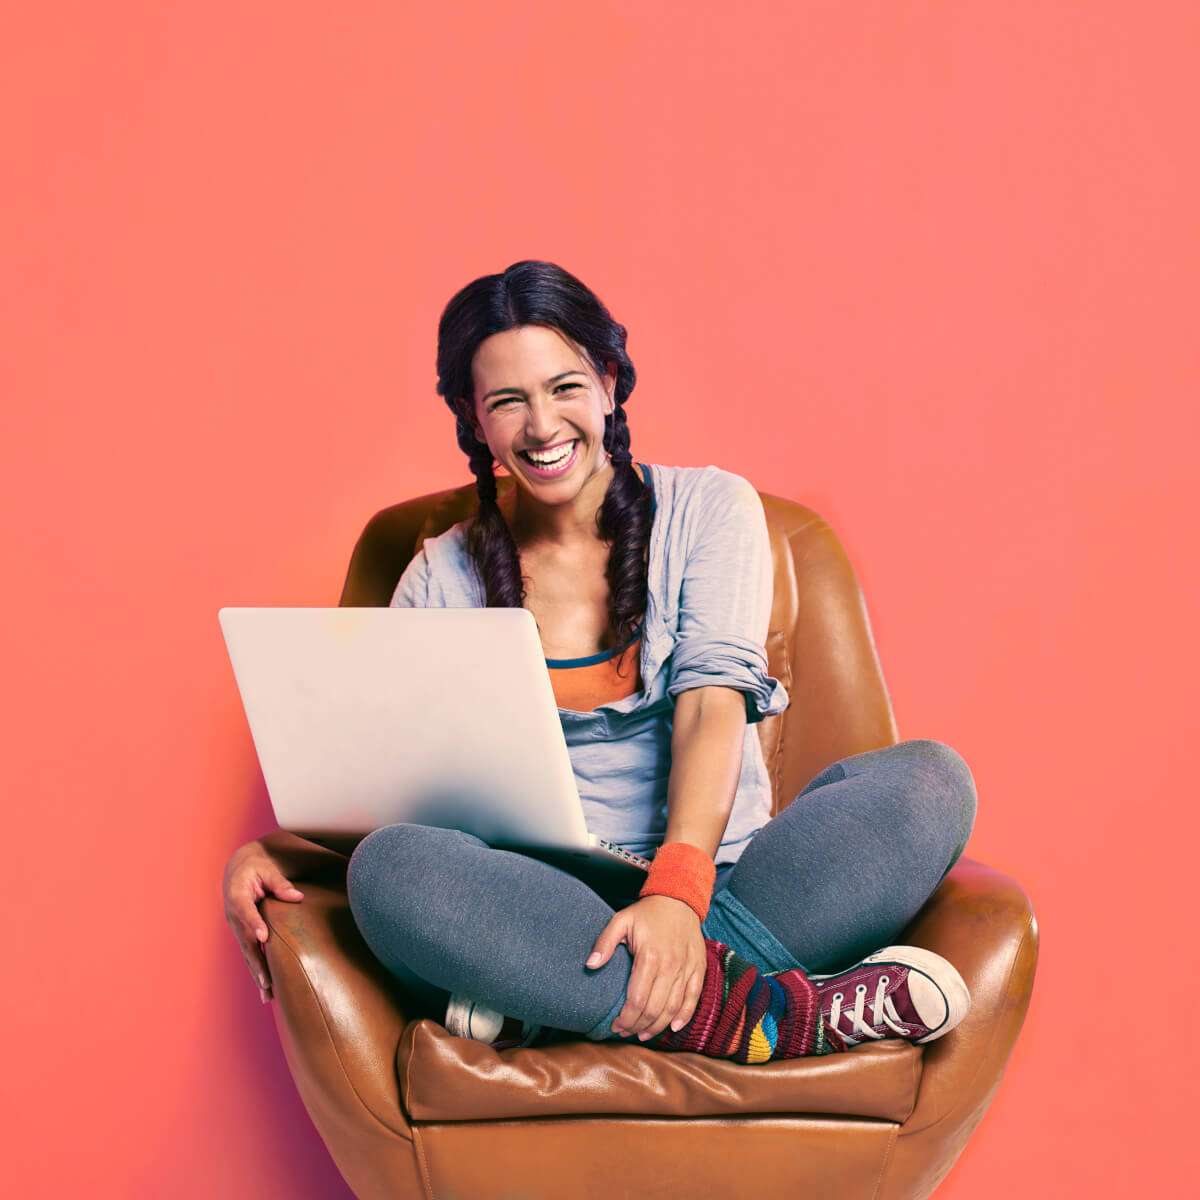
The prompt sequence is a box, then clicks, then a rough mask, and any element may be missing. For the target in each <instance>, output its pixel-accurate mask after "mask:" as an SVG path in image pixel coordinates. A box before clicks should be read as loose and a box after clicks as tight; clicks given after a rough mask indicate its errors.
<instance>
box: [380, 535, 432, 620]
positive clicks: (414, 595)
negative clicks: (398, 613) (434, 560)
mask: <svg viewBox="0 0 1200 1200" xmlns="http://www.w3.org/2000/svg"><path fill="white" fill-rule="evenodd" d="M388 607H389V608H428V607H429V559H428V557H426V554H425V547H424V545H422V547H421V549H420V550H418V551H417V552H416V554H414V555H413V556H412V558H411V559H409V562H408V566H407V567H405V568H404V573H403V574H402V575H401V576H400V581H399V582H398V583H397V584H396V590H395V591H394V592H393V593H392V600H391V603H390V604H389V605H388Z"/></svg>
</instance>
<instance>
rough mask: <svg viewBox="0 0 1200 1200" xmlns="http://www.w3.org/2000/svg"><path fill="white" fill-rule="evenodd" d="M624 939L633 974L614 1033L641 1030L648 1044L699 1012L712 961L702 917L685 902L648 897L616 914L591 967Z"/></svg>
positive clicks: (602, 961) (598, 944) (600, 963)
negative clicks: (705, 977)
mask: <svg viewBox="0 0 1200 1200" xmlns="http://www.w3.org/2000/svg"><path fill="white" fill-rule="evenodd" d="M622 942H624V943H625V944H626V946H628V948H629V952H630V953H631V954H632V955H633V956H634V961H633V973H632V974H631V975H630V977H629V986H628V988H626V990H625V1007H624V1008H623V1009H622V1010H621V1012H620V1013H619V1014H618V1016H617V1019H616V1020H615V1021H614V1022H613V1023H612V1028H613V1032H614V1033H616V1034H619V1035H621V1036H626V1035H627V1034H633V1033H636V1034H638V1035H639V1038H640V1040H641V1041H643V1042H644V1041H646V1040H647V1039H649V1038H652V1037H654V1035H655V1034H657V1033H661V1032H662V1031H663V1030H664V1029H666V1027H667V1026H668V1025H670V1026H671V1028H672V1029H680V1028H681V1027H682V1026H684V1025H686V1024H687V1023H688V1021H690V1020H691V1019H692V1013H694V1012H695V1011H696V1004H697V1003H698V1002H699V1000H700V992H701V989H702V988H703V987H704V972H705V969H706V968H707V965H708V960H707V957H706V955H705V953H704V934H703V933H702V932H701V930H700V918H699V917H698V916H696V914H695V912H694V911H693V910H692V909H691V908H690V907H689V906H688V905H686V904H684V902H683V901H682V900H676V899H674V898H673V897H671V896H643V897H642V899H640V900H638V901H636V902H635V903H633V904H630V905H629V906H628V907H627V908H623V909H621V910H620V911H619V912H616V913H614V914H613V919H612V920H611V921H609V923H608V924H607V925H606V926H605V927H604V931H603V932H602V933H601V934H600V936H599V937H598V938H597V939H596V944H595V946H594V947H593V950H594V952H595V953H593V955H592V957H591V958H589V959H588V961H587V965H588V966H589V967H593V968H594V967H602V966H604V964H605V963H606V962H608V960H609V958H611V957H612V952H613V951H614V950H615V949H616V948H617V946H619V945H620V944H621V943H622ZM597 955H598V957H597Z"/></svg>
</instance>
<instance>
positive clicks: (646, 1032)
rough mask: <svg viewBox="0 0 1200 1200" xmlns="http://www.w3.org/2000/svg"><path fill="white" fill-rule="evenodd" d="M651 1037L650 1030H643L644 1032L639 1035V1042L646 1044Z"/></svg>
mask: <svg viewBox="0 0 1200 1200" xmlns="http://www.w3.org/2000/svg"><path fill="white" fill-rule="evenodd" d="M649 1036H650V1030H648V1029H643V1030H642V1032H641V1033H639V1034H638V1041H639V1042H644V1041H645V1040H646V1039H647V1038H648V1037H649Z"/></svg>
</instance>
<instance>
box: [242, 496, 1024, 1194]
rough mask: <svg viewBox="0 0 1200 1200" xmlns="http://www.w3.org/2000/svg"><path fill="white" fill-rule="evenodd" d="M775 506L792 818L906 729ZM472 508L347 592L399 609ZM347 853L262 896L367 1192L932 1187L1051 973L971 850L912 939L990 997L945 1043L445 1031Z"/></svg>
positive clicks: (307, 1062) (778, 657)
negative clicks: (414, 571) (830, 780)
mask: <svg viewBox="0 0 1200 1200" xmlns="http://www.w3.org/2000/svg"><path fill="white" fill-rule="evenodd" d="M497 482H498V485H499V487H500V488H501V490H502V491H503V490H504V489H505V488H507V487H511V486H512V480H511V478H509V477H507V476H505V477H501V478H500V479H498V481H497ZM762 499H763V506H764V509H765V511H766V515H767V524H768V528H769V529H770V535H771V543H772V547H773V550H774V560H775V601H774V609H773V612H772V616H771V627H770V634H769V637H768V642H767V653H768V660H769V663H770V670H771V672H772V674H774V675H776V676H777V677H778V678H779V679H780V680H782V682H783V684H784V686H785V687H786V688H787V690H788V692H789V694H790V697H791V705H790V707H789V708H788V709H787V711H786V712H784V713H783V714H781V715H780V716H777V717H769V718H767V719H766V720H765V721H764V722H763V723H762V725H761V735H762V740H763V751H764V753H765V755H766V760H767V763H768V764H769V766H770V769H771V774H772V779H773V781H774V793H775V809H774V811H775V812H778V811H779V809H780V808H781V807H782V806H783V805H786V804H787V803H788V802H789V801H790V800H791V799H792V798H793V797H794V796H795V795H796V794H797V793H798V792H799V791H800V790H801V789H802V788H803V786H804V785H805V784H806V783H807V782H808V780H810V779H811V778H813V776H815V775H816V774H817V772H818V771H820V770H821V769H822V768H823V767H825V766H827V765H828V764H829V763H831V762H833V761H835V760H836V759H838V758H841V757H843V756H845V755H849V754H855V753H858V752H859V751H863V750H870V749H874V748H875V747H878V746H884V745H891V744H893V743H895V742H896V741H897V740H899V739H898V734H897V729H896V724H895V720H894V717H893V715H892V710H891V704H890V701H889V698H888V695H887V691H886V688H885V686H884V681H883V677H882V673H881V670H880V666H879V661H878V658H877V656H876V653H875V647H874V642H873V640H872V637H871V632H870V626H869V622H868V618H867V612H866V608H865V605H864V603H863V598H862V595H861V592H860V590H859V587H858V583H857V581H856V579H855V576H854V572H853V570H852V568H851V566H850V564H849V562H848V560H847V558H846V554H845V552H844V551H843V549H842V547H841V545H840V543H839V542H838V540H837V538H836V536H835V535H834V533H833V531H832V530H831V529H830V527H829V526H828V525H827V524H826V523H825V522H824V521H823V520H822V519H821V518H820V517H819V516H817V515H816V514H815V513H814V512H812V511H810V510H809V509H807V508H805V507H803V506H802V505H800V504H797V503H795V502H793V501H789V500H783V499H779V498H777V497H774V496H767V495H764V496H763V497H762ZM474 506H475V490H474V486H473V485H468V486H465V487H461V488H453V489H447V490H446V491H442V492H437V493H433V494H430V495H426V496H420V497H417V498H415V499H412V500H408V501H405V502H403V503H401V504H396V505H393V506H392V507H390V508H386V509H384V510H382V511H381V512H379V513H377V514H376V515H375V516H374V517H373V518H372V519H371V521H370V522H369V523H368V524H367V526H366V528H365V529H364V530H363V533H362V535H361V536H360V538H359V540H358V543H357V545H356V546H355V548H354V553H353V555H352V557H351V560H350V569H349V573H348V576H347V579H346V583H345V586H344V588H343V591H342V596H341V600H340V603H341V604H342V605H353V606H359V607H363V606H383V605H386V604H388V602H389V601H390V599H391V595H392V592H393V590H394V588H395V585H396V581H397V580H398V579H399V577H400V573H401V572H402V571H403V569H404V567H405V565H406V564H407V563H408V561H409V559H410V558H411V556H412V555H413V554H414V553H415V552H416V550H417V549H418V548H419V546H420V544H421V542H422V541H423V540H424V538H425V537H426V536H428V535H431V534H435V533H439V532H441V531H442V530H444V529H446V528H448V527H449V526H450V525H452V524H453V523H454V522H455V521H458V520H461V519H462V518H463V517H465V516H467V515H468V514H469V513H471V512H472V511H473V510H474ZM327 853H328V858H327V859H324V860H322V861H321V863H320V865H318V866H316V867H314V869H313V871H312V872H311V873H310V874H308V875H307V876H306V877H305V878H304V892H305V900H304V902H303V903H302V904H298V905H297V904H289V903H287V902H284V901H279V900H274V899H271V898H268V899H266V900H265V901H264V902H263V903H262V911H263V915H264V918H265V919H266V921H267V922H268V924H269V925H270V927H271V937H270V939H269V940H268V942H267V944H266V951H267V957H268V960H269V963H270V968H271V976H272V980H273V984H274V995H275V1002H274V1005H273V1008H274V1012H275V1021H276V1025H277V1027H278V1030H279V1036H280V1038H281V1040H282V1043H283V1047H284V1052H285V1055H286V1058H287V1062H288V1065H289V1067H290V1069H291V1072H292V1075H293V1077H294V1078H295V1081H296V1085H297V1087H298V1088H299V1091H300V1094H301V1096H302V1098H303V1100H304V1103H305V1106H306V1107H307V1109H308V1112H309V1115H310V1116H311V1117H312V1120H313V1122H314V1124H315V1125H316V1127H317V1129H318V1131H319V1132H320V1134H321V1137H322V1138H323V1139H324V1141H325V1144H326V1146H328V1148H329V1151H330V1153H331V1154H332V1156H333V1158H334V1160H335V1162H336V1163H337V1165H338V1167H339V1169H340V1170H341V1172H342V1174H343V1176H344V1177H345V1179H346V1180H347V1182H348V1183H349V1185H350V1187H351V1188H352V1189H353V1190H354V1193H355V1195H357V1196H359V1197H363V1198H374V1197H385V1196H386V1197H390V1198H395V1197H425V1198H426V1200H433V1198H434V1197H436V1198H437V1200H451V1198H461V1200H490V1198H492V1197H495V1198H501V1197H504V1198H517V1197H520V1198H523V1200H524V1198H532V1197H538V1198H541V1197H546V1198H553V1200H576V1198H579V1200H582V1198H583V1197H600V1196H604V1197H606V1198H616V1197H625V1196H628V1197H634V1196H637V1197H639V1198H643V1197H647V1196H654V1197H662V1198H664V1200H665V1198H668V1197H680V1198H682V1197H692V1196H720V1197H723V1198H725V1197H729V1198H733V1197H743V1196H744V1197H753V1198H754V1200H761V1198H762V1197H764V1196H789V1197H791V1196H798V1195H804V1196H830V1197H838V1198H839V1200H849V1198H851V1197H874V1198H876V1200H915V1198H917V1197H923V1196H928V1195H929V1194H930V1193H931V1192H932V1191H933V1190H934V1188H935V1187H936V1186H937V1184H938V1183H939V1182H940V1180H941V1179H942V1178H943V1177H944V1176H945V1175H946V1173H947V1172H948V1171H949V1170H950V1168H951V1166H952V1165H953V1164H954V1162H955V1160H956V1159H957V1157H958V1155H959V1154H960V1153H961V1151H962V1149H963V1147H964V1145H965V1144H966V1142H967V1139H968V1138H969V1137H970V1135H971V1132H972V1130H974V1128H975V1126H976V1125H977V1124H978V1123H979V1121H980V1120H981V1118H982V1117H983V1114H984V1112H985V1111H986V1110H987V1107H988V1105H989V1104H990V1103H991V1100H992V1097H993V1096H994V1095H995V1092H996V1089H997V1088H998V1087H999V1084H1000V1079H1001V1076H1002V1074H1003V1071H1004V1067H1005V1064H1006V1062H1007V1060H1008V1056H1009V1054H1010V1053H1011V1051H1012V1048H1013V1045H1014V1043H1015V1041H1016V1039H1017V1035H1018V1033H1019V1032H1020V1029H1021V1025H1022V1022H1023V1021H1024V1018H1025V1012H1026V1009H1027V1008H1028V1005H1029V999H1030V993H1031V991H1032V987H1033V977H1034V970H1035V967H1036V964H1037V953H1038V930H1037V924H1036V920H1035V917H1034V914H1033V910H1032V906H1031V904H1030V901H1029V897H1028V896H1027V895H1026V894H1025V892H1024V891H1023V890H1022V888H1021V887H1020V885H1019V884H1018V883H1016V882H1015V881H1014V880H1012V879H1010V878H1008V877H1007V876H1005V875H1003V874H1001V873H1000V872H999V871H996V870H993V869H992V868H990V867H988V866H986V865H984V864H983V863H980V862H975V861H973V860H971V859H969V858H966V857H963V858H961V859H960V860H959V861H958V863H957V864H956V865H955V866H954V868H953V869H952V870H951V871H950V873H949V875H947V877H946V878H945V880H944V881H943V882H942V884H941V886H940V887H939V888H938V890H937V891H936V892H935V893H934V895H933V896H932V897H931V898H930V899H929V901H928V903H927V904H926V905H925V906H924V908H923V909H922V910H921V912H920V913H919V914H918V915H917V917H916V918H915V919H914V920H913V922H912V923H911V924H910V925H909V926H908V927H907V928H906V929H905V930H903V931H902V932H900V933H898V934H897V936H896V938H895V941H896V942H899V943H906V944H911V945H917V946H925V947H927V948H929V949H931V950H935V951H937V952H938V953H939V954H941V955H943V956H944V957H946V958H947V959H949V960H950V961H951V962H952V963H954V965H955V966H956V967H957V968H958V970H959V972H960V973H961V974H962V976H963V978H964V979H965V980H966V982H967V986H968V987H969V988H970V990H971V996H972V1007H971V1011H970V1013H969V1014H968V1016H967V1017H966V1019H965V1020H964V1021H963V1022H962V1024H961V1025H960V1026H958V1027H957V1028H956V1029H955V1030H953V1031H952V1032H951V1033H949V1034H948V1035H946V1036H945V1037H943V1038H941V1039H939V1040H938V1041H935V1042H932V1043H930V1044H929V1045H927V1046H914V1045H910V1044H909V1043H907V1042H902V1041H892V1040H886V1041H883V1042H880V1043H877V1044H874V1045H864V1046H859V1047H856V1048H854V1049H853V1050H851V1051H849V1052H847V1053H845V1054H838V1055H828V1056H823V1057H819V1058H802V1059H794V1060H788V1061H782V1062H771V1063H764V1064H761V1065H757V1066H746V1065H741V1064H737V1063H732V1062H728V1061H726V1060H722V1059H711V1058H707V1057H705V1056H703V1055H699V1054H687V1053H667V1052H663V1051H657V1050H651V1049H648V1048H646V1047H642V1046H635V1045H631V1044H627V1043H615V1042H608V1043H605V1042H590V1041H587V1040H586V1039H584V1038H583V1037H582V1035H580V1040H579V1041H577V1042H572V1041H567V1042H560V1043H557V1044H553V1045H548V1046H545V1047H541V1048H536V1047H535V1048H529V1049H523V1050H503V1051H496V1050H494V1049H492V1047H491V1046H489V1045H485V1044H483V1043H481V1042H476V1041H471V1040H468V1039H465V1038H459V1037H453V1036H451V1035H450V1034H449V1033H447V1032H446V1030H445V1029H444V1028H443V1026H442V1025H441V1023H440V1019H439V1018H440V1016H441V1015H442V1014H434V1013H429V1012H422V1010H421V1007H420V1005H419V1003H417V1001H416V1000H415V999H414V998H412V997H411V996H410V995H408V994H406V992H405V990H404V988H403V985H401V984H400V983H399V981H398V980H396V978H395V977H394V976H392V975H391V974H390V973H389V972H388V971H387V970H386V969H385V968H384V967H383V966H382V965H381V964H380V963H379V962H378V961H377V960H376V959H375V957H374V956H373V955H372V953H371V952H370V950H369V949H368V948H367V946H366V944H365V943H364V942H363V940H362V939H361V937H360V936H359V934H358V930H357V927H356V926H355V924H354V920H353V918H352V916H351V914H350V910H349V907H348V905H347V901H346V892H345V866H346V862H347V861H348V860H347V859H346V858H345V857H344V856H343V855H340V854H337V853H335V852H334V851H332V850H330V851H327Z"/></svg>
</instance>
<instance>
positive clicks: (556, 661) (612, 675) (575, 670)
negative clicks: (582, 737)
mask: <svg viewBox="0 0 1200 1200" xmlns="http://www.w3.org/2000/svg"><path fill="white" fill-rule="evenodd" d="M640 631H641V626H640V625H639V626H638V630H637V631H635V633H634V636H633V639H632V641H628V642H626V643H625V645H624V646H615V647H613V649H611V650H602V651H601V652H600V653H599V654H589V655H587V656H586V657H584V658H548V659H546V669H547V670H548V671H549V672H550V686H551V687H552V688H553V689H554V700H555V703H556V704H557V705H558V707H559V708H570V709H574V710H575V711H576V712H591V711H592V709H594V708H598V707H599V706H600V705H601V704H609V703H611V702H612V701H613V700H622V699H624V698H625V697H626V696H632V695H633V694H634V692H636V691H638V690H639V689H640V688H641V686H642V655H641V644H642V638H641V632H640Z"/></svg>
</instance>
